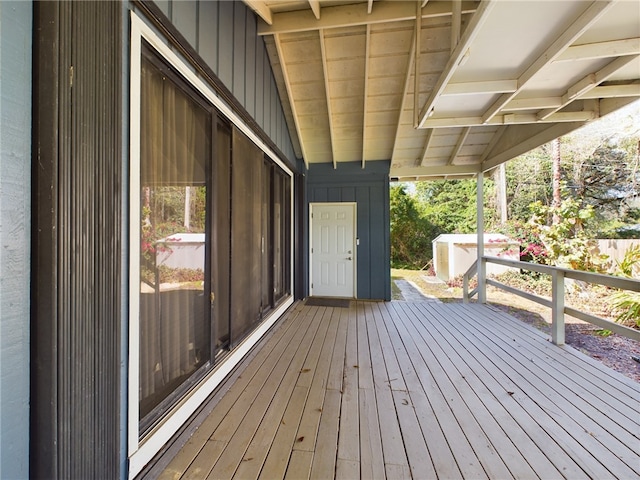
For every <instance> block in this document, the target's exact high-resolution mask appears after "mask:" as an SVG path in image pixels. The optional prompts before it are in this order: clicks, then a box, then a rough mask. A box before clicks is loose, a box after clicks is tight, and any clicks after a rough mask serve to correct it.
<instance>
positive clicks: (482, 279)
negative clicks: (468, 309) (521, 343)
mask: <svg viewBox="0 0 640 480" xmlns="http://www.w3.org/2000/svg"><path fill="white" fill-rule="evenodd" d="M477 275H478V303H487V282H486V280H487V260H486V259H485V258H484V257H482V258H480V259H479V260H478V271H477Z"/></svg>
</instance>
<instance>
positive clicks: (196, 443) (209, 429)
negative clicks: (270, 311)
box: [158, 304, 314, 480]
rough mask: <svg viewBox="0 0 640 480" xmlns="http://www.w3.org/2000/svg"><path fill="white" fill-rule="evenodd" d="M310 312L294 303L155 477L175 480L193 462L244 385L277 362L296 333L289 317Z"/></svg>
mask: <svg viewBox="0 0 640 480" xmlns="http://www.w3.org/2000/svg"><path fill="white" fill-rule="evenodd" d="M313 314H314V310H312V309H311V308H309V309H308V310H307V311H306V312H305V311H304V308H303V307H302V306H301V305H300V304H298V305H297V306H295V307H294V308H293V309H291V310H290V311H289V312H288V313H287V314H286V315H285V317H284V318H283V319H282V322H281V323H280V324H279V325H278V326H277V328H276V329H274V330H275V332H274V334H273V335H271V336H270V337H269V338H268V339H267V341H266V342H264V343H265V345H264V348H261V349H260V350H259V351H258V353H257V354H256V355H255V357H254V358H253V361H251V362H250V363H249V365H248V366H247V367H246V368H245V369H244V370H243V371H242V373H241V374H237V375H236V374H233V376H234V377H235V379H234V381H233V384H232V386H231V387H229V388H228V389H226V391H225V392H221V393H224V395H220V400H219V401H218V402H217V404H216V407H215V409H214V410H213V411H212V412H211V414H210V415H209V416H207V417H206V419H205V420H204V421H203V422H202V423H201V424H200V425H199V427H198V429H197V430H196V431H195V433H194V434H193V435H192V436H191V438H190V439H189V440H188V441H187V443H186V444H185V446H184V447H183V448H182V449H181V450H180V451H179V452H178V453H177V454H176V455H175V456H174V457H173V459H172V460H171V462H170V463H169V465H168V466H167V468H166V469H165V470H164V471H163V472H162V473H161V474H160V475H159V476H158V479H159V480H169V479H174V478H179V476H180V475H181V474H183V473H184V472H185V471H186V470H187V469H188V468H189V465H190V464H191V463H192V462H193V461H194V460H195V458H196V457H197V455H198V453H199V449H198V447H200V448H203V447H204V446H205V445H206V442H207V440H208V439H209V438H210V437H211V435H212V434H213V432H214V431H215V430H216V428H217V427H218V426H219V425H220V423H221V422H222V421H223V420H224V418H225V417H226V416H227V415H228V412H229V410H231V408H232V407H233V405H234V404H235V402H236V401H237V400H238V398H239V397H240V395H241V394H242V393H243V391H244V389H245V388H246V386H247V385H249V383H250V382H251V381H252V379H254V377H255V375H257V374H259V372H260V371H261V369H267V368H269V367H268V362H269V361H273V362H275V361H277V358H276V355H277V354H278V352H282V351H284V348H286V346H287V344H288V343H289V342H290V341H291V338H292V337H293V336H294V335H295V334H296V332H297V331H298V329H297V328H295V324H294V323H293V322H291V321H288V320H291V319H293V318H300V317H302V318H306V316H308V315H313Z"/></svg>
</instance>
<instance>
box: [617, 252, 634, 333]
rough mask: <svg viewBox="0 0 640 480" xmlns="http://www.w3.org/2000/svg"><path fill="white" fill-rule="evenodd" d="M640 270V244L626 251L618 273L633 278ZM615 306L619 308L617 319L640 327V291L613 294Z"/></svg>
mask: <svg viewBox="0 0 640 480" xmlns="http://www.w3.org/2000/svg"><path fill="white" fill-rule="evenodd" d="M638 270H640V246H639V245H636V246H633V247H630V248H628V249H627V251H626V252H625V255H624V258H623V259H622V261H621V262H618V272H617V273H618V274H619V275H621V276H623V277H628V278H633V277H634V275H635V276H637V275H638ZM613 304H614V307H615V308H616V309H617V310H618V312H619V313H618V316H617V317H616V321H618V322H620V323H622V324H627V325H629V326H635V327H636V328H640V292H631V291H628V290H624V291H620V292H617V293H616V294H614V295H613Z"/></svg>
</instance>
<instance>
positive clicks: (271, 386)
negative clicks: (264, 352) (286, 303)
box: [207, 310, 322, 479]
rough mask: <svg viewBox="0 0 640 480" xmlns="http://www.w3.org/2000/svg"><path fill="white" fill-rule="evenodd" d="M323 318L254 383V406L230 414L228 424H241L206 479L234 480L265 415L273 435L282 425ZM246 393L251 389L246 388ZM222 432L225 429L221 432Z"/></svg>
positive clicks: (315, 320) (316, 317)
mask: <svg viewBox="0 0 640 480" xmlns="http://www.w3.org/2000/svg"><path fill="white" fill-rule="evenodd" d="M321 318H322V311H321V310H319V311H316V314H315V315H314V316H313V319H312V321H311V323H310V324H309V326H308V328H307V329H302V328H301V329H300V332H301V333H303V334H304V335H301V338H300V339H299V341H297V342H295V340H294V342H295V343H294V345H295V348H288V349H286V350H285V352H284V354H283V356H282V357H280V359H279V361H278V363H277V364H276V365H275V367H274V368H273V370H272V371H271V373H270V374H269V376H268V377H267V378H266V379H265V380H264V381H263V382H255V385H256V388H259V391H258V392H257V394H256V395H253V393H252V394H251V395H249V396H248V397H249V398H251V397H252V398H253V399H254V400H253V401H252V402H251V404H250V405H247V406H243V407H242V408H241V409H239V410H238V411H236V412H232V414H231V415H229V418H232V419H233V420H232V421H230V422H228V423H229V425H233V424H235V423H237V420H236V417H241V421H240V422H239V424H238V425H237V427H236V434H234V435H233V436H232V437H231V438H230V439H229V444H228V445H227V448H226V449H225V451H224V452H223V453H222V455H221V456H220V458H219V459H218V461H217V462H216V464H215V466H214V468H213V469H212V470H211V472H210V474H209V476H208V477H207V478H211V479H215V478H232V477H233V475H234V474H235V471H236V469H237V468H238V466H239V465H240V464H241V462H243V461H245V460H246V458H245V452H246V450H247V448H248V447H249V444H250V442H251V440H252V438H253V436H254V435H255V433H256V431H257V430H258V429H259V428H260V425H261V421H262V419H263V417H265V415H266V416H267V418H268V421H267V422H264V424H263V426H264V428H267V429H269V430H270V431H271V432H273V430H274V429H275V428H277V426H278V425H279V424H280V421H281V418H282V415H281V411H282V410H283V407H282V403H284V405H286V401H285V400H288V399H289V398H290V397H291V394H292V392H293V390H294V389H295V384H296V381H297V379H298V376H299V375H300V374H301V373H300V372H301V369H302V365H303V363H304V360H305V359H306V356H307V353H308V350H309V347H310V345H311V343H312V340H313V338H314V337H315V333H316V331H317V329H318V328H319V324H320V319H321ZM279 387H280V388H279ZM247 390H249V389H248V388H247ZM274 398H275V401H274ZM225 420H226V419H225ZM224 423H225V422H223V424H224ZM221 426H222V425H221ZM225 426H226V425H225ZM274 427H275V428H274ZM219 430H222V432H219ZM229 430H230V428H228V429H224V430H223V429H222V428H220V429H218V430H216V431H215V432H214V436H215V438H216V439H217V438H218V436H219V435H222V437H223V438H224V436H225V435H227V434H228V431H229Z"/></svg>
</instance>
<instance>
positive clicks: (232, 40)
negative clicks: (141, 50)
mask: <svg viewBox="0 0 640 480" xmlns="http://www.w3.org/2000/svg"><path fill="white" fill-rule="evenodd" d="M155 3H156V5H157V6H158V7H159V8H160V10H161V11H162V12H163V13H164V14H165V15H166V16H167V17H168V18H169V20H170V21H171V23H172V24H173V25H174V27H176V29H177V30H178V31H179V32H180V33H181V34H182V36H183V37H184V38H185V39H186V40H187V41H188V42H189V44H190V46H191V47H192V48H193V49H194V50H195V51H196V52H197V53H198V54H199V55H200V57H201V58H202V59H203V60H204V61H205V62H206V63H207V65H208V67H209V68H211V70H212V71H213V72H214V73H215V74H216V75H217V76H218V78H219V79H220V80H221V81H222V82H223V83H224V85H225V86H226V87H227V88H228V89H229V90H230V91H231V93H232V94H233V96H234V97H235V98H236V99H237V100H238V102H239V103H240V104H241V105H242V106H243V107H244V108H245V110H246V111H247V112H248V113H249V114H250V115H251V116H252V117H253V118H254V119H255V121H256V123H257V124H258V125H259V126H260V128H262V129H263V130H264V131H265V133H266V134H267V135H268V136H269V137H270V138H271V140H272V141H273V142H274V143H275V144H276V146H277V147H278V148H279V149H280V151H281V152H282V153H283V154H284V155H285V156H286V157H287V158H288V159H289V160H291V161H295V159H296V156H295V153H294V151H293V146H292V144H291V138H290V136H289V130H288V129H287V124H286V122H285V117H284V112H283V110H282V106H281V104H280V99H279V96H278V90H277V87H276V83H275V80H274V78H273V74H272V72H271V65H270V64H269V59H268V56H267V51H266V49H265V46H264V41H263V40H262V38H261V37H258V36H257V33H256V32H257V19H256V16H255V14H254V13H253V11H251V10H250V9H248V8H247V7H246V6H245V4H244V3H242V2H239V1H236V2H232V1H207V0H194V1H184V0H166V1H156V2H155Z"/></svg>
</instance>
